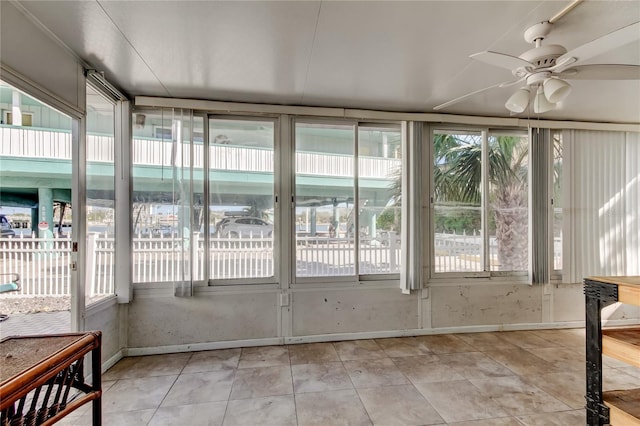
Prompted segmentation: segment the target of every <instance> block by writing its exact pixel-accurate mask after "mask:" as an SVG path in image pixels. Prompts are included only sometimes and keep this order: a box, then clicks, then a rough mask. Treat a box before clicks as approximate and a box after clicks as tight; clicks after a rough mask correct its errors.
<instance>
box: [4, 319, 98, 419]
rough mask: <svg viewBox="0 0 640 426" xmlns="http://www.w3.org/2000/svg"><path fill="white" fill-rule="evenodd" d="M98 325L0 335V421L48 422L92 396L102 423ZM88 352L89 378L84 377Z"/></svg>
mask: <svg viewBox="0 0 640 426" xmlns="http://www.w3.org/2000/svg"><path fill="white" fill-rule="evenodd" d="M101 340H102V334H101V332H99V331H93V332H88V333H70V334H55V335H40V336H19V337H7V338H6V339H3V340H2V341H0V362H1V367H0V426H6V425H9V424H25V425H50V424H53V423H55V422H57V421H58V420H60V419H61V418H63V417H64V416H66V415H67V414H69V413H70V412H72V411H73V410H75V409H77V408H78V407H80V406H82V405H84V404H86V403H88V402H89V401H93V424H94V425H100V424H101V423H102V412H101V411H102V406H101V397H102V387H101V386H102V385H101V377H100V374H101V359H100V344H101ZM89 353H91V375H92V383H91V384H88V383H86V382H85V379H84V359H85V355H87V354H89Z"/></svg>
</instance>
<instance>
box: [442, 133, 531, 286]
mask: <svg viewBox="0 0 640 426" xmlns="http://www.w3.org/2000/svg"><path fill="white" fill-rule="evenodd" d="M528 190H529V189H528V137H527V136H526V135H525V134H522V133H517V132H497V131H486V130H482V131H481V130H478V131H445V130H440V131H435V132H434V135H433V215H432V216H433V227H434V245H433V257H432V259H433V265H434V266H433V271H434V272H435V273H449V272H458V273H489V272H499V271H500V272H504V271H508V272H521V271H527V270H528V262H529V257H528V256H529V254H528Z"/></svg>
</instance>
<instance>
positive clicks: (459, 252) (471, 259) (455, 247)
mask: <svg viewBox="0 0 640 426" xmlns="http://www.w3.org/2000/svg"><path fill="white" fill-rule="evenodd" d="M434 241H435V244H434V246H435V247H434V248H435V256H434V259H435V272H479V271H482V270H483V268H484V266H483V264H482V255H481V254H482V237H481V236H480V233H479V232H474V233H473V234H470V235H468V234H465V233H462V234H456V233H455V232H454V233H452V234H447V233H436V234H435V239H434ZM488 256H489V262H490V264H492V265H495V264H497V263H498V242H497V240H496V238H495V237H489V254H488ZM553 269H554V270H562V237H556V238H555V239H554V242H553Z"/></svg>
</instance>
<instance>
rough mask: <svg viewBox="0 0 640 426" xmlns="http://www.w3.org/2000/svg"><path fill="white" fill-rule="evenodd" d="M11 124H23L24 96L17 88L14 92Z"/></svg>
mask: <svg viewBox="0 0 640 426" xmlns="http://www.w3.org/2000/svg"><path fill="white" fill-rule="evenodd" d="M11 125H12V126H22V98H21V97H20V92H18V91H17V90H14V91H13V94H12V105H11Z"/></svg>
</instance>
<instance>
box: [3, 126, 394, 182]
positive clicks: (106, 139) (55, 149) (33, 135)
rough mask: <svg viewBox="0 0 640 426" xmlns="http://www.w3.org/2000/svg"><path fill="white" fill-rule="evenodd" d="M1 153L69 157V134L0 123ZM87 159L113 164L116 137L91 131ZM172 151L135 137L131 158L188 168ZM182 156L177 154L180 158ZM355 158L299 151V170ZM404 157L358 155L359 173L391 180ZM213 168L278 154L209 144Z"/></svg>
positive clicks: (347, 171) (264, 164) (198, 150)
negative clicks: (400, 158)
mask: <svg viewBox="0 0 640 426" xmlns="http://www.w3.org/2000/svg"><path fill="white" fill-rule="evenodd" d="M0 140H1V141H2V143H1V144H0V156H7V157H28V158H50V159H59V160H71V132H70V131H63V130H54V129H42V128H25V127H18V126H7V125H0ZM86 143H87V161H90V162H113V161H114V145H113V144H114V141H113V137H112V136H108V135H96V134H88V135H87V139H86ZM181 147H182V149H181V150H179V151H178V153H177V154H176V153H174V145H173V143H172V142H171V141H166V140H162V139H149V138H148V139H143V138H133V140H132V161H133V164H134V165H147V166H172V165H174V164H180V165H181V166H182V167H188V166H190V161H189V158H190V147H189V146H188V145H186V144H182V145H181ZM194 147H195V149H194V155H193V167H195V168H202V165H203V148H202V145H201V144H195V145H194ZM178 157H179V158H178ZM353 163H354V161H353V157H352V156H349V155H340V154H329V153H315V152H297V153H296V173H299V174H306V175H315V176H341V177H353V176H354V167H353ZM400 164H401V160H399V159H396V158H381V157H364V156H361V157H359V160H358V173H359V176H360V177H364V178H374V179H375V178H379V179H388V178H389V177H391V176H393V174H394V173H396V172H397V170H398V168H399V167H400ZM209 167H210V169H213V170H232V171H249V172H265V173H272V172H273V167H274V153H273V150H271V149H265V148H260V147H251V148H247V147H244V146H237V145H227V144H211V145H210V147H209Z"/></svg>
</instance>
